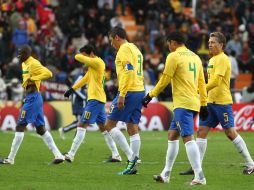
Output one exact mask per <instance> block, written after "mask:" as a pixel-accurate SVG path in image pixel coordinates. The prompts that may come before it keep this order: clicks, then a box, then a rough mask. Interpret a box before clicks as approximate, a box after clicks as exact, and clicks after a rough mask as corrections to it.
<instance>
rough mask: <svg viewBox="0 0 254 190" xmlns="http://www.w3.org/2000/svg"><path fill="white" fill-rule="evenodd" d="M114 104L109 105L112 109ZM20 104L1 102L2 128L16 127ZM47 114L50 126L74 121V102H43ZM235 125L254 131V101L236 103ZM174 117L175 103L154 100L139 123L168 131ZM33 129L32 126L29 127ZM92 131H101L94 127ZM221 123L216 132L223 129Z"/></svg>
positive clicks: (46, 122) (141, 126) (55, 126)
mask: <svg viewBox="0 0 254 190" xmlns="http://www.w3.org/2000/svg"><path fill="white" fill-rule="evenodd" d="M109 106H110V103H107V104H106V110H108V108H109ZM19 108H20V104H17V103H15V102H0V130H15V127H16V121H17V119H18V114H19ZM43 108H44V113H45V118H44V120H45V124H46V128H48V129H57V128H59V127H62V126H65V125H67V124H69V123H71V122H72V121H73V119H74V117H73V116H72V115H71V104H70V102H67V101H63V102H62V101H55V102H45V103H44V105H43ZM233 112H234V120H235V127H236V129H237V130H238V131H254V104H253V103H245V104H234V105H233ZM172 118H173V112H172V103H170V102H163V103H150V104H149V105H148V108H144V109H143V110H142V116H141V119H140V123H139V128H140V130H141V131H164V130H168V128H169V126H170V122H171V120H172ZM198 123H199V117H198V116H197V117H196V118H195V125H194V128H195V130H197V128H198ZM117 126H118V127H119V128H120V129H125V128H126V126H125V124H124V123H123V122H118V125H117ZM30 129H31V130H32V127H31V126H29V127H28V130H30ZM88 130H98V127H97V126H94V127H93V128H91V129H88ZM222 130H223V129H222V127H221V126H220V125H218V126H217V127H216V128H215V129H214V131H222Z"/></svg>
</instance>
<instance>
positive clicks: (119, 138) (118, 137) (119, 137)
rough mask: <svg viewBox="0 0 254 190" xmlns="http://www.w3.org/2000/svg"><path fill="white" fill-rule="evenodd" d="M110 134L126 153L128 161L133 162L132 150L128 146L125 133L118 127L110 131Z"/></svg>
mask: <svg viewBox="0 0 254 190" xmlns="http://www.w3.org/2000/svg"><path fill="white" fill-rule="evenodd" d="M109 134H110V135H111V136H112V138H113V139H114V141H115V142H116V143H117V144H118V145H119V146H120V148H121V149H122V150H123V151H124V153H125V154H126V156H127V158H128V160H131V156H132V150H131V148H130V146H129V145H128V143H127V140H126V138H125V136H124V135H123V133H122V132H121V131H120V130H119V129H118V128H117V127H114V128H113V129H111V130H110V131H109Z"/></svg>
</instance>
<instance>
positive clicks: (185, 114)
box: [169, 108, 197, 137]
mask: <svg viewBox="0 0 254 190" xmlns="http://www.w3.org/2000/svg"><path fill="white" fill-rule="evenodd" d="M196 114H197V112H196V111H193V110H188V109H184V108H176V109H175V110H174V117H173V120H172V121H171V124H170V128H169V129H170V130H177V131H178V132H179V134H180V135H181V137H185V136H191V135H193V134H194V117H195V115H196Z"/></svg>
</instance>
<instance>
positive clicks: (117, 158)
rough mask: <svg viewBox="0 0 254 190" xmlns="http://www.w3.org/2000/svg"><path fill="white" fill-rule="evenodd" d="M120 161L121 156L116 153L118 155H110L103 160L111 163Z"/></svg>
mask: <svg viewBox="0 0 254 190" xmlns="http://www.w3.org/2000/svg"><path fill="white" fill-rule="evenodd" d="M121 161H122V158H121V156H120V155H118V156H115V157H113V156H110V157H109V158H108V159H107V160H105V161H104V162H106V163H111V162H121Z"/></svg>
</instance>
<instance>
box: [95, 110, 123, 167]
mask: <svg viewBox="0 0 254 190" xmlns="http://www.w3.org/2000/svg"><path fill="white" fill-rule="evenodd" d="M106 119H107V114H106V111H105V107H103V108H102V110H101V112H100V113H99V114H98V116H97V119H96V123H97V125H98V126H99V129H100V131H101V133H102V135H103V137H104V139H105V142H106V144H107V146H108V148H109V150H110V151H111V156H110V157H109V159H108V160H106V161H105V162H121V161H122V158H121V156H120V154H119V152H118V150H117V147H116V143H115V141H114V140H113V138H112V137H111V135H110V134H109V132H108V131H107V130H106V127H105V122H106Z"/></svg>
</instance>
